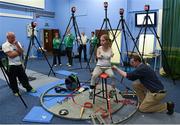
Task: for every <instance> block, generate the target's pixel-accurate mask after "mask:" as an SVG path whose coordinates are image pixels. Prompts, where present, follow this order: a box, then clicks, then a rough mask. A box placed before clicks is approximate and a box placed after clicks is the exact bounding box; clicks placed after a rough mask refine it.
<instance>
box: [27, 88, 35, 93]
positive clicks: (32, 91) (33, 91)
mask: <svg viewBox="0 0 180 125" xmlns="http://www.w3.org/2000/svg"><path fill="white" fill-rule="evenodd" d="M27 92H30V93H36V92H37V91H36V90H35V89H34V88H32V89H31V90H29V91H27Z"/></svg>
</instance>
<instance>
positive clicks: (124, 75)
mask: <svg viewBox="0 0 180 125" xmlns="http://www.w3.org/2000/svg"><path fill="white" fill-rule="evenodd" d="M112 69H113V70H115V71H117V72H118V73H119V74H120V75H121V76H123V77H127V73H126V72H124V71H123V70H121V69H119V68H118V67H117V66H115V65H114V66H112Z"/></svg>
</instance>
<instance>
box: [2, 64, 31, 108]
mask: <svg viewBox="0 0 180 125" xmlns="http://www.w3.org/2000/svg"><path fill="white" fill-rule="evenodd" d="M0 63H1V62H0ZM1 70H2V72H3V75H4V78H5V80H6V83H7V85H8V86H9V88H11V86H10V83H9V80H8V78H7V76H6V74H7V75H8V72H7V71H6V70H5V68H4V66H3V65H2V67H1ZM18 96H19V97H20V99H21V101H22V102H23V104H24V106H25V107H26V108H28V107H27V105H26V103H25V101H24V100H23V98H22V97H21V95H20V94H19V93H18Z"/></svg>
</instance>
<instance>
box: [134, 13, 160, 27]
mask: <svg viewBox="0 0 180 125" xmlns="http://www.w3.org/2000/svg"><path fill="white" fill-rule="evenodd" d="M148 15H149V17H150V18H151V21H152V23H151V21H150V19H149V18H148V24H147V26H156V22H157V19H156V12H149V14H148ZM145 16H146V13H136V14H135V25H136V26H137V27H141V26H145V24H146V21H144V19H145ZM143 22H144V23H143Z"/></svg>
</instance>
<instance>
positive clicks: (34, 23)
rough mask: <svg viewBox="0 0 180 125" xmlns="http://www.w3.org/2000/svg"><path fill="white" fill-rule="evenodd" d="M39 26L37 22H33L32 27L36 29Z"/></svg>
mask: <svg viewBox="0 0 180 125" xmlns="http://www.w3.org/2000/svg"><path fill="white" fill-rule="evenodd" d="M36 26H37V22H33V21H32V22H31V27H32V28H33V29H34V28H35V27H36Z"/></svg>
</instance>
